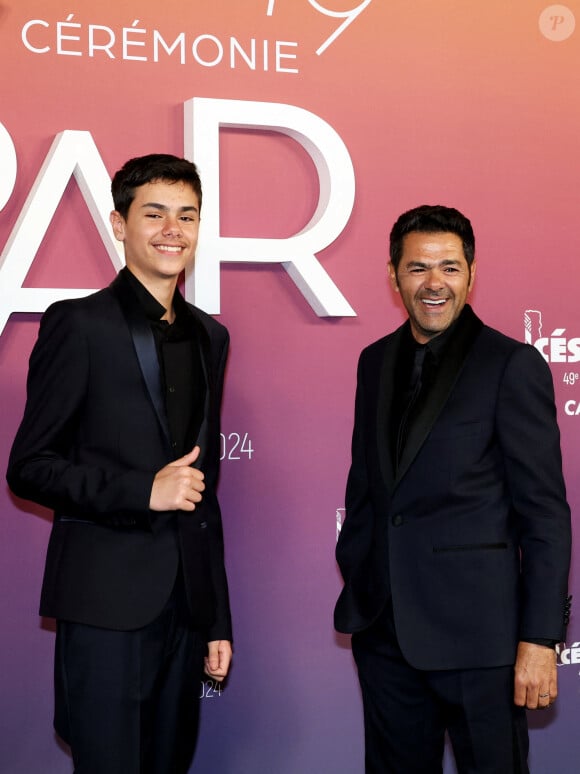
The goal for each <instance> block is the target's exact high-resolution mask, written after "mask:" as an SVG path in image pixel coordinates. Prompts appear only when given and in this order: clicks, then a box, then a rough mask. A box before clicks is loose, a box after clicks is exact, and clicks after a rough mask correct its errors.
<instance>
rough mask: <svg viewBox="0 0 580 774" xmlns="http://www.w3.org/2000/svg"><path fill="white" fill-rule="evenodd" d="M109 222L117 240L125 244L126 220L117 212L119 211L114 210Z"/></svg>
mask: <svg viewBox="0 0 580 774" xmlns="http://www.w3.org/2000/svg"><path fill="white" fill-rule="evenodd" d="M109 220H110V222H111V226H112V228H113V234H114V235H115V239H118V241H119V242H123V241H124V240H125V218H124V217H123V216H122V215H121V213H119V212H117V210H113V212H112V213H111V214H110V215H109Z"/></svg>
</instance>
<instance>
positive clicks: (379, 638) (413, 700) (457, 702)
mask: <svg viewBox="0 0 580 774" xmlns="http://www.w3.org/2000/svg"><path fill="white" fill-rule="evenodd" d="M425 647H427V648H428V647H429V643H428V642H426V643H425ZM352 649H353V654H354V658H355V661H356V664H357V667H358V674H359V680H360V684H361V689H362V696H363V706H364V723H365V761H366V768H365V771H366V774H441V772H442V759H443V748H444V735H445V731H447V732H448V734H449V738H450V740H451V745H452V748H453V753H454V757H455V762H456V764H457V771H458V774H528V766H527V763H526V760H527V753H528V734H527V720H526V714H525V710H524V709H522V708H520V707H516V706H515V705H514V703H513V667H512V666H506V667H496V668H488V669H468V670H448V671H435V672H425V671H420V670H417V669H414V668H413V667H412V666H410V665H409V664H408V662H407V661H405V659H404V657H403V655H402V653H401V650H400V648H399V645H398V642H397V638H396V635H395V630H394V622H393V614H392V608H391V605H390V603H389V604H388V605H387V608H386V610H385V611H384V612H383V613H382V614H381V616H380V618H379V619H378V621H377V622H375V623H374V624H373V625H372V626H371V627H370V628H369V629H367V630H366V631H364V632H360V633H358V634H354V635H353V638H352Z"/></svg>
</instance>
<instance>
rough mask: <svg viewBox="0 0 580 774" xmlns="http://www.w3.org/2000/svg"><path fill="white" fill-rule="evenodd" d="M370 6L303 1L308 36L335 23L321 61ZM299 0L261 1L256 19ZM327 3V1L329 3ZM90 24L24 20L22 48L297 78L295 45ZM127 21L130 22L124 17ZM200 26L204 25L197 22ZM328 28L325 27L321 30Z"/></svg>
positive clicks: (101, 20) (142, 25)
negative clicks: (316, 25) (345, 6)
mask: <svg viewBox="0 0 580 774" xmlns="http://www.w3.org/2000/svg"><path fill="white" fill-rule="evenodd" d="M371 2H372V0H363V1H362V2H359V3H358V4H357V5H356V4H355V5H354V6H353V7H352V8H349V9H347V10H344V9H341V10H336V9H335V8H329V7H328V4H327V3H325V4H324V5H323V4H322V3H319V2H317V0H302V2H301V4H302V5H303V7H304V8H305V9H306V10H307V11H308V10H309V11H310V14H309V15H308V16H306V15H305V24H306V26H307V28H308V30H309V32H310V27H311V26H313V25H314V23H315V21H317V20H318V19H319V18H320V17H325V18H330V19H332V20H334V21H335V26H334V28H333V29H332V32H331V34H330V35H328V36H327V37H326V38H325V39H322V40H321V42H320V44H319V45H318V47H317V48H316V54H317V55H318V56H321V55H322V54H323V53H324V52H325V51H326V50H327V49H328V48H329V47H330V46H331V45H332V44H333V43H336V42H337V41H338V39H339V38H340V37H341V36H342V35H343V34H344V33H345V32H346V31H347V29H348V28H349V27H350V25H351V24H352V23H353V22H354V21H356V19H357V18H358V17H359V16H360V15H361V14H362V13H363V11H364V10H365V9H366V8H368V6H369V5H370V4H371ZM290 3H292V5H293V7H295V4H297V3H298V0H267V1H266V0H264V6H263V7H262V10H261V13H262V14H265V15H266V16H267V17H274V18H275V17H276V16H277V15H279V14H277V11H279V10H280V9H281V8H282V7H284V6H285V9H286V10H287V8H288V6H289V4H290ZM329 3H330V4H332V3H331V0H329ZM92 13H94V14H95V15H94V16H93V18H92V20H90V21H89V19H87V18H86V17H85V16H81V15H79V14H75V13H69V14H68V15H67V16H66V18H64V19H28V20H27V21H25V22H24V23H23V25H22V27H21V31H20V38H21V42H22V45H23V46H24V48H25V49H26V50H27V51H29V52H30V53H31V54H34V55H36V56H46V55H49V56H50V55H56V56H68V57H70V56H72V57H87V58H89V59H95V60H100V61H108V62H113V61H116V60H119V61H130V62H149V63H154V64H158V63H160V62H161V63H162V62H167V61H172V62H175V63H176V64H180V65H184V66H189V67H195V68H202V69H213V68H218V69H229V70H244V71H249V72H274V73H280V74H296V73H298V72H300V45H301V44H300V42H299V41H296V40H281V39H262V40H259V39H257V38H255V37H250V36H248V35H247V34H240V35H216V34H214V31H213V30H209V29H208V30H207V31H203V32H201V33H200V31H199V29H196V30H195V31H192V30H190V29H186V30H179V31H177V32H176V31H175V30H169V29H167V28H158V27H157V26H155V25H154V24H153V25H152V24H151V23H150V20H147V19H133V20H132V21H130V22H129V23H128V24H127V25H126V26H122V27H119V26H117V25H114V24H111V23H107V18H106V16H105V15H104V13H105V12H102V13H101V15H99V16H98V17H97V16H96V11H93V12H92ZM129 18H130V17H129ZM198 23H199V24H203V19H201V20H198ZM324 26H325V27H326V26H327V25H326V24H325V25H324Z"/></svg>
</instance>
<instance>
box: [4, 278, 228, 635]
mask: <svg viewBox="0 0 580 774" xmlns="http://www.w3.org/2000/svg"><path fill="white" fill-rule="evenodd" d="M189 313H190V314H189V324H190V325H191V326H192V330H193V338H194V341H196V342H197V343H198V346H199V350H200V356H201V362H202V368H203V372H204V378H205V388H206V390H205V410H204V419H203V423H202V427H201V431H200V434H199V437H198V440H197V442H198V443H199V445H200V447H201V450H202V456H201V458H200V460H199V461H198V463H196V465H197V466H198V467H199V468H200V469H201V470H203V471H204V474H205V484H206V489H205V491H204V493H203V500H202V502H201V503H200V504H198V505H197V507H196V509H195V511H193V512H192V513H189V512H187V513H186V512H167V513H156V512H153V511H151V510H150V509H149V498H150V494H151V487H152V484H153V479H154V477H155V474H156V472H157V471H159V470H160V469H161V468H163V467H164V466H165V465H167V464H168V463H169V462H171V461H172V460H173V459H174V458H175V454H174V452H173V449H172V446H171V441H170V435H169V427H168V422H167V417H166V413H165V408H164V398H163V392H162V384H161V374H160V367H159V363H158V358H157V353H156V346H155V341H154V337H153V334H152V331H151V327H150V324H149V321H148V320H147V318H146V316H145V314H144V313H143V311H142V309H141V307H140V305H139V302H138V300H137V297H136V295H135V293H134V292H133V290H132V289H131V287H130V285H129V283H128V281H127V279H126V278H125V277H124V276H123V272H121V274H120V275H119V276H118V277H117V278H116V279H115V280H114V282H113V283H112V284H111V285H110V286H109V287H108V288H106V289H104V290H102V291H99V292H98V293H95V294H93V295H92V296H89V297H87V298H83V299H78V300H73V301H63V302H59V303H56V304H54V305H53V306H51V307H50V308H49V309H48V310H47V311H46V313H45V314H44V316H43V318H42V321H41V326H40V331H39V337H38V341H37V343H36V345H35V347H34V350H33V352H32V355H31V358H30V370H29V378H28V394H27V403H26V409H25V412H24V418H23V420H22V424H21V426H20V429H19V431H18V433H17V436H16V439H15V441H14V445H13V448H12V452H11V455H10V461H9V468H8V476H7V477H8V481H9V484H10V487H11V489H12V490H13V491H14V493H15V494H17V495H18V496H20V497H23V498H26V499H29V500H33V501H35V502H37V503H40V504H41V505H45V506H47V507H49V508H52V509H54V512H55V514H54V523H53V528H52V532H51V536H50V543H49V547H48V553H47V559H46V569H45V576H44V583H43V589H42V599H41V610H40V612H41V614H42V615H46V616H51V617H55V618H59V619H63V620H68V621H74V622H79V623H85V624H90V625H93V626H100V627H105V628H110V629H118V630H130V629H136V628H139V627H141V626H143V625H145V624H147V623H149V622H150V621H152V620H153V619H154V618H155V617H156V616H157V615H158V614H159V613H160V612H161V610H162V609H163V607H164V604H165V603H166V601H167V599H168V598H169V595H170V593H171V590H172V588H173V584H174V581H175V578H176V573H177V569H178V566H179V557H180V555H181V563H182V566H183V574H184V578H185V584H186V590H187V596H188V599H189V604H190V607H191V609H192V613H193V616H194V619H195V622H196V624H197V626H198V627H199V629H200V630H201V631H202V632H204V633H205V634H206V636H207V638H208V640H214V639H231V623H230V612H229V603H228V590H227V581H226V574H225V569H224V558H223V538H222V525H221V515H220V509H219V505H218V501H217V497H216V485H217V477H218V467H219V457H220V437H219V432H220V427H219V411H220V401H221V395H222V386H223V376H224V368H225V361H226V356H227V351H228V343H229V337H228V333H227V330H226V329H225V328H224V327H223V326H222V325H220V324H219V323H217V322H216V321H215V320H213V319H212V318H211V317H209V316H208V315H206V314H205V313H204V312H202V311H201V310H199V309H197V308H195V307H192V306H189ZM202 381H203V380H202Z"/></svg>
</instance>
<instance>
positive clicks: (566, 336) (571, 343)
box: [524, 309, 580, 417]
mask: <svg viewBox="0 0 580 774" xmlns="http://www.w3.org/2000/svg"><path fill="white" fill-rule="evenodd" d="M524 338H525V341H526V343H527V344H532V345H533V346H534V347H535V348H536V349H537V350H538V352H540V353H541V354H542V356H543V357H544V359H545V360H546V362H547V363H550V364H551V365H552V366H553V365H554V364H557V363H563V364H564V365H565V366H571V367H570V368H565V369H564V372H563V374H562V375H561V377H560V375H559V374H558V375H556V374H554V380H555V381H560V378H561V381H562V384H564V385H565V386H566V387H574V386H575V385H576V383H579V385H580V336H574V335H573V334H570V333H569V332H568V330H567V329H566V328H552V329H550V328H547V329H546V330H544V324H543V320H542V312H541V311H540V310H539V309H526V311H525V312H524ZM564 413H565V414H566V415H567V416H569V417H577V416H580V400H576V399H568V400H566V401H565V402H564Z"/></svg>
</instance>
